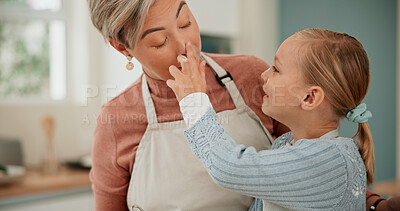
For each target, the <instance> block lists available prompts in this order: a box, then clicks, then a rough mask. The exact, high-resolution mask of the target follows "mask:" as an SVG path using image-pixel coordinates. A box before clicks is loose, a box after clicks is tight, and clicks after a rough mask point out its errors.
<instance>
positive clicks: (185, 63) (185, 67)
mask: <svg viewBox="0 0 400 211" xmlns="http://www.w3.org/2000/svg"><path fill="white" fill-rule="evenodd" d="M178 62H179V63H180V64H181V66H182V73H184V74H188V73H189V74H190V73H191V69H190V65H189V60H188V58H187V57H186V56H184V55H179V56H178Z"/></svg>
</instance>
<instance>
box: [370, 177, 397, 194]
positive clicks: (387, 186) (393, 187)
mask: <svg viewBox="0 0 400 211" xmlns="http://www.w3.org/2000/svg"><path fill="white" fill-rule="evenodd" d="M373 190H374V191H376V192H377V193H379V194H382V195H386V196H400V179H399V180H390V181H384V182H377V183H376V184H375V185H374V186H373Z"/></svg>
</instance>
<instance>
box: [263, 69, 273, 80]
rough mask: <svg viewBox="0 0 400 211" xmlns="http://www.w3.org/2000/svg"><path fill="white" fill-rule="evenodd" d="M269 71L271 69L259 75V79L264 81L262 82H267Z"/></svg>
mask: <svg viewBox="0 0 400 211" xmlns="http://www.w3.org/2000/svg"><path fill="white" fill-rule="evenodd" d="M270 69H271V68H268V69H267V70H266V71H264V72H263V73H262V74H261V78H262V79H263V80H264V82H267V81H268V72H269V70H270Z"/></svg>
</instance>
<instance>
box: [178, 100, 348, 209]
mask: <svg viewBox="0 0 400 211" xmlns="http://www.w3.org/2000/svg"><path fill="white" fill-rule="evenodd" d="M185 135H186V137H187V139H188V141H189V143H190V147H191V148H192V151H193V152H194V154H195V155H196V157H197V158H198V159H200V161H201V162H202V163H203V164H204V166H205V167H206V169H207V171H208V173H209V174H210V176H211V177H212V179H213V180H214V181H215V182H216V183H217V184H218V185H219V186H222V187H224V188H226V189H229V190H232V191H236V192H239V193H241V194H244V195H248V196H252V197H256V198H260V199H265V200H268V201H270V202H272V203H276V204H279V205H281V206H283V207H287V208H296V209H299V208H300V209H301V208H304V209H305V208H308V209H309V208H310V204H313V206H315V207H314V208H315V209H324V208H332V207H334V206H335V205H336V204H338V203H339V202H340V200H341V199H342V197H343V194H344V192H345V191H346V187H347V171H346V162H345V160H344V158H343V157H342V155H341V154H340V153H339V152H338V149H337V148H336V147H334V146H332V145H326V146H322V147H321V145H318V146H317V145H307V144H304V146H298V147H283V148H281V149H279V150H264V151H260V152H256V150H255V149H254V148H253V147H249V148H247V149H246V148H245V147H244V146H243V145H237V144H236V143H235V142H234V141H233V140H232V139H231V138H230V137H229V135H228V134H227V133H226V132H225V130H224V129H223V128H222V126H221V125H220V124H219V123H218V120H217V118H216V114H215V111H214V110H213V109H212V108H210V109H209V110H208V111H207V112H206V114H205V115H204V116H202V117H201V119H200V120H198V121H197V122H196V123H195V124H194V126H193V127H191V128H190V129H188V130H187V131H186V132H185Z"/></svg>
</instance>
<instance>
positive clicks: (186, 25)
mask: <svg viewBox="0 0 400 211" xmlns="http://www.w3.org/2000/svg"><path fill="white" fill-rule="evenodd" d="M191 25H192V22H191V21H189V22H188V23H187V24H185V25H184V26H181V27H179V28H180V29H186V28H189V27H190V26H191Z"/></svg>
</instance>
